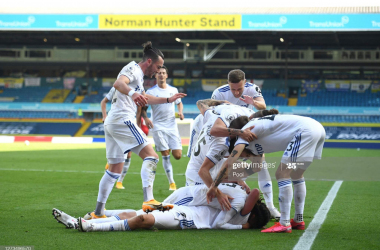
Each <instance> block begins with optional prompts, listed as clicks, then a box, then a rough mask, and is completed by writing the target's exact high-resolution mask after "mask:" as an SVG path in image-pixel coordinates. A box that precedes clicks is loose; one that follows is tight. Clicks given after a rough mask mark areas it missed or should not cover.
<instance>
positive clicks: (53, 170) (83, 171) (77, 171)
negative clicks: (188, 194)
mask: <svg viewBox="0 0 380 250" xmlns="http://www.w3.org/2000/svg"><path fill="white" fill-rule="evenodd" d="M0 171H23V172H61V173H88V174H103V173H104V171H86V170H59V169H17V168H0ZM127 174H138V175H140V174H141V173H140V172H128V173H127ZM156 175H166V174H165V173H156ZM174 175H185V173H177V174H174Z"/></svg>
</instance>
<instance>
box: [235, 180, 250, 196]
mask: <svg viewBox="0 0 380 250" xmlns="http://www.w3.org/2000/svg"><path fill="white" fill-rule="evenodd" d="M237 183H238V185H240V186H241V187H242V188H243V189H244V190H245V192H246V193H247V194H249V193H250V192H251V189H250V188H249V186H248V185H247V183H245V181H238V182H237Z"/></svg>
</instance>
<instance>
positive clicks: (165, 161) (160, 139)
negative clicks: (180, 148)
mask: <svg viewBox="0 0 380 250" xmlns="http://www.w3.org/2000/svg"><path fill="white" fill-rule="evenodd" d="M153 140H154V144H155V147H156V151H159V152H161V155H162V167H163V168H164V170H165V173H166V177H167V178H168V182H169V190H175V189H173V188H174V187H175V182H174V178H173V166H172V164H171V162H170V147H169V136H168V134H167V133H165V132H164V131H154V132H153Z"/></svg>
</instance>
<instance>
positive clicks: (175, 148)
mask: <svg viewBox="0 0 380 250" xmlns="http://www.w3.org/2000/svg"><path fill="white" fill-rule="evenodd" d="M166 134H167V139H168V145H169V148H170V149H171V150H172V155H173V157H174V159H176V160H180V159H181V157H182V142H181V137H180V135H179V132H178V131H174V132H168V133H166ZM169 157H170V155H169ZM168 164H170V167H171V171H170V176H169V177H168V179H169V178H170V180H169V184H170V187H169V190H176V189H177V186H176V184H175V182H174V178H173V167H172V164H171V163H170V158H169V159H168Z"/></svg>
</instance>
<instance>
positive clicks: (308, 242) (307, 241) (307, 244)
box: [293, 181, 343, 250]
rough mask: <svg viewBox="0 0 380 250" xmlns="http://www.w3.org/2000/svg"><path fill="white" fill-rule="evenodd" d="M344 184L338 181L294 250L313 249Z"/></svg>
mask: <svg viewBox="0 0 380 250" xmlns="http://www.w3.org/2000/svg"><path fill="white" fill-rule="evenodd" d="M342 183H343V181H336V182H335V183H334V185H333V186H332V188H331V189H330V191H329V193H328V194H327V196H326V198H325V200H324V201H323V203H322V205H321V206H320V207H319V209H318V212H317V213H316V214H315V216H314V219H313V220H312V221H311V223H310V225H309V226H308V227H307V229H306V231H305V232H304V233H303V235H302V236H301V238H300V239H299V240H298V243H297V245H295V246H294V248H293V250H308V249H310V248H311V246H312V245H313V242H314V240H315V238H316V237H317V234H318V232H319V229H320V228H321V226H322V224H323V222H324V221H325V219H326V216H327V213H328V212H329V210H330V207H331V205H332V203H333V201H334V199H335V197H336V195H337V193H338V191H339V188H340V186H341V185H342Z"/></svg>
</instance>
